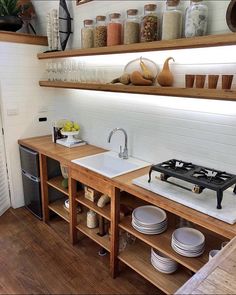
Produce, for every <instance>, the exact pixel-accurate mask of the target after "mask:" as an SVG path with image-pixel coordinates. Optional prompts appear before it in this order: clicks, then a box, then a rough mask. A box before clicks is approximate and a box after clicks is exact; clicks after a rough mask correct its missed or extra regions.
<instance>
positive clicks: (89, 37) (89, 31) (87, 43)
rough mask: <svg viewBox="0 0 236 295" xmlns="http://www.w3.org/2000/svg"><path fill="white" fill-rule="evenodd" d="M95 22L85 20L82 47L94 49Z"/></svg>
mask: <svg viewBox="0 0 236 295" xmlns="http://www.w3.org/2000/svg"><path fill="white" fill-rule="evenodd" d="M93 29H94V26H93V20H92V19H85V20H84V27H83V28H82V29H81V47H82V48H92V47H93Z"/></svg>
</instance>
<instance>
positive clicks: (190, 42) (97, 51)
mask: <svg viewBox="0 0 236 295" xmlns="http://www.w3.org/2000/svg"><path fill="white" fill-rule="evenodd" d="M235 44H236V33H229V34H221V35H209V36H202V37H195V38H182V39H175V40H169V41H154V42H147V43H135V44H130V45H117V46H109V47H99V48H89V49H72V50H66V51H59V52H48V53H39V54H38V58H39V59H47V58H63V57H73V56H89V55H102V54H114V53H130V52H145V51H160V50H173V49H188V48H199V47H214V46H225V45H235Z"/></svg>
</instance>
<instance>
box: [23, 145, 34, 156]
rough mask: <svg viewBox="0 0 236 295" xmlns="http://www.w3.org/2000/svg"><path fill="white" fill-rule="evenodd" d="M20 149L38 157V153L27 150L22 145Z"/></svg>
mask: <svg viewBox="0 0 236 295" xmlns="http://www.w3.org/2000/svg"><path fill="white" fill-rule="evenodd" d="M20 149H21V150H23V151H25V152H26V153H29V154H32V155H34V156H36V155H38V152H35V151H32V150H30V149H28V148H25V147H23V146H22V145H20Z"/></svg>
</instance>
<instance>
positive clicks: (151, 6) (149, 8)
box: [144, 4, 157, 11]
mask: <svg viewBox="0 0 236 295" xmlns="http://www.w3.org/2000/svg"><path fill="white" fill-rule="evenodd" d="M144 9H145V10H146V11H155V10H156V9H157V6H156V4H146V5H144Z"/></svg>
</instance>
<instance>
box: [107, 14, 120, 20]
mask: <svg viewBox="0 0 236 295" xmlns="http://www.w3.org/2000/svg"><path fill="white" fill-rule="evenodd" d="M120 16H121V15H120V13H111V14H109V17H110V19H112V18H120Z"/></svg>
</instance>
